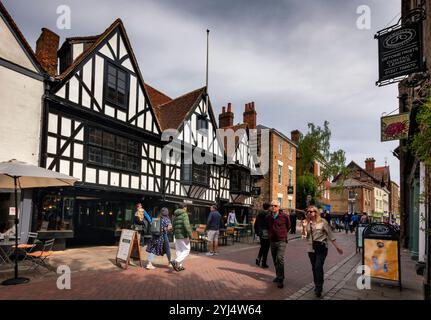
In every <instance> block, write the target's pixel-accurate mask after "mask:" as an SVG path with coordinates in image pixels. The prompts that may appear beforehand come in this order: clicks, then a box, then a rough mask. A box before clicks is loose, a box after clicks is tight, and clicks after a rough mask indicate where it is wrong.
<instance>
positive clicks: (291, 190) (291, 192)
mask: <svg viewBox="0 0 431 320" xmlns="http://www.w3.org/2000/svg"><path fill="white" fill-rule="evenodd" d="M294 191H295V189H294V188H293V186H287V194H294Z"/></svg>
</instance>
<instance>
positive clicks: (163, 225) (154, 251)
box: [146, 208, 172, 270]
mask: <svg viewBox="0 0 431 320" xmlns="http://www.w3.org/2000/svg"><path fill="white" fill-rule="evenodd" d="M159 219H160V234H158V235H155V234H153V235H152V238H151V240H150V241H149V242H148V246H147V252H148V253H149V255H148V263H147V266H146V269H148V270H153V269H155V268H156V267H154V266H153V261H154V258H155V257H156V256H163V255H164V254H165V253H166V256H167V258H168V265H171V264H172V258H171V250H170V248H169V238H168V232H169V231H170V230H172V223H171V220H170V219H169V211H168V209H167V208H162V209H161V210H160V214H159Z"/></svg>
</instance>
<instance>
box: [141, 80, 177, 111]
mask: <svg viewBox="0 0 431 320" xmlns="http://www.w3.org/2000/svg"><path fill="white" fill-rule="evenodd" d="M144 86H145V90H146V91H147V93H148V97H149V99H150V101H151V105H152V106H153V107H156V106H160V105H162V104H165V103H167V102H169V101H172V98H170V97H168V96H167V95H166V94H164V93H163V92H161V91H159V90H157V89H155V88H154V87H152V86H150V85H149V84H148V83H145V84H144Z"/></svg>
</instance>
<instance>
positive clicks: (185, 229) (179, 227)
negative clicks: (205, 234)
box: [172, 205, 192, 271]
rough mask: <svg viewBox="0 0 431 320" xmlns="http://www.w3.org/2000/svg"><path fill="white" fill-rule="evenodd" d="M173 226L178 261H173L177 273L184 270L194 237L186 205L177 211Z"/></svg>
mask: <svg viewBox="0 0 431 320" xmlns="http://www.w3.org/2000/svg"><path fill="white" fill-rule="evenodd" d="M172 226H173V229H174V236H175V251H176V259H175V260H173V261H172V267H173V268H174V269H175V271H182V270H184V266H183V261H184V259H185V258H187V256H188V255H189V253H190V238H191V237H192V228H191V226H190V220H189V215H188V213H187V206H186V205H183V206H182V207H180V208H178V209H177V210H175V212H174V218H173V221H172Z"/></svg>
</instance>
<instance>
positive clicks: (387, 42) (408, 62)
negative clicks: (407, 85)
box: [375, 20, 424, 86]
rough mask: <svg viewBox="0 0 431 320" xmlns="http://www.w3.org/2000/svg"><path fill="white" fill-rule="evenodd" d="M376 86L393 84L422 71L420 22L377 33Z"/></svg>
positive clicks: (393, 27)
mask: <svg viewBox="0 0 431 320" xmlns="http://www.w3.org/2000/svg"><path fill="white" fill-rule="evenodd" d="M375 38H376V39H378V42H379V80H378V81H377V82H376V85H378V86H384V85H387V84H391V83H395V82H398V81H401V80H403V79H404V78H405V77H406V76H408V75H410V74H412V73H416V72H422V71H424V63H423V48H422V20H419V21H415V22H410V23H407V24H404V25H395V26H392V27H389V28H386V29H384V30H381V31H379V32H378V33H377V34H376V36H375Z"/></svg>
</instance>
